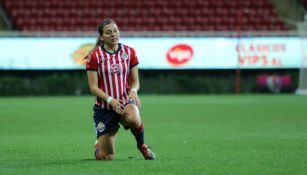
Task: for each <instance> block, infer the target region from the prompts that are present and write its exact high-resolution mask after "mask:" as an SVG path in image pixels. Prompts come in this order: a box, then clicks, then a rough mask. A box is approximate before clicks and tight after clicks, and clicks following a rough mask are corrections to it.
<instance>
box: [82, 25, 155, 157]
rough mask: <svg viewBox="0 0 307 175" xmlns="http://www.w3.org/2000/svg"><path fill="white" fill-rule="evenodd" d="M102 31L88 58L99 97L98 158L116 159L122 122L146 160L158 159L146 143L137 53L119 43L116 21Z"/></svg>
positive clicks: (96, 110)
mask: <svg viewBox="0 0 307 175" xmlns="http://www.w3.org/2000/svg"><path fill="white" fill-rule="evenodd" d="M98 32H99V39H98V42H97V45H98V46H97V47H96V48H95V49H94V50H93V51H92V52H91V53H90V54H89V55H88V58H87V64H86V68H87V76H88V82H89V87H90V91H91V93H92V94H93V95H94V96H96V101H95V104H94V107H93V110H94V123H95V128H96V133H97V141H96V144H95V148H96V149H95V157H96V159H97V160H101V159H102V160H113V159H114V153H115V141H116V133H117V131H118V129H119V123H121V124H122V125H123V126H124V127H125V128H126V129H128V128H130V130H131V132H132V134H133V135H134V137H135V139H136V141H137V148H138V149H139V150H140V152H141V153H142V155H143V156H144V158H145V159H146V160H153V159H156V156H155V154H154V153H153V152H152V151H151V150H150V149H149V148H148V146H147V145H146V144H145V143H144V125H143V122H142V121H141V117H140V113H139V109H138V107H140V106H141V101H140V99H139V97H138V95H137V91H138V89H139V88H140V83H139V77H138V66H137V65H138V58H137V56H136V53H135V50H134V49H133V48H131V47H129V46H127V45H124V44H121V43H119V37H120V35H119V30H118V27H117V25H116V23H115V22H114V21H113V20H110V19H106V20H104V21H103V22H102V23H101V24H100V25H99V26H98Z"/></svg>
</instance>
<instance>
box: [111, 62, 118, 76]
mask: <svg viewBox="0 0 307 175" xmlns="http://www.w3.org/2000/svg"><path fill="white" fill-rule="evenodd" d="M119 71H120V67H119V65H118V64H112V65H111V73H112V74H117V73H119Z"/></svg>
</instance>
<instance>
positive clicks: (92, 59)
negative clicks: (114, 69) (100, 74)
mask: <svg viewBox="0 0 307 175" xmlns="http://www.w3.org/2000/svg"><path fill="white" fill-rule="evenodd" d="M94 53H95V52H91V53H89V54H88V55H87V58H86V59H87V61H86V70H94V71H96V70H98V64H97V57H96V55H95V54H94Z"/></svg>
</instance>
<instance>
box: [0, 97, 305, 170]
mask: <svg viewBox="0 0 307 175" xmlns="http://www.w3.org/2000/svg"><path fill="white" fill-rule="evenodd" d="M141 99H142V108H141V115H142V118H143V120H144V122H145V134H146V141H147V143H148V144H149V145H150V146H151V147H152V149H153V150H154V151H155V153H156V154H157V156H158V159H157V160H155V161H145V160H143V158H142V157H141V154H140V153H139V152H138V151H137V149H136V148H135V141H134V138H133V137H132V135H131V134H130V132H127V131H125V130H124V129H120V131H119V134H118V138H117V144H116V157H115V160H114V161H111V162H105V161H95V160H94V156H93V144H94V141H95V131H94V128H93V122H92V110H91V106H92V103H93V97H90V96H86V97H11V98H3V97H2V98H0V174H1V175H19V174H23V175H27V174H29V175H30V174H31V175H33V174H41V175H49V174H57V175H59V174H74V175H81V174H82V175H84V174H87V175H90V174H107V175H129V174H131V175H132V174H133V175H144V174H146V175H168V174H170V175H172V174H174V175H175V174H176V175H179V174H180V175H188V174H189V175H190V174H191V175H196V174H208V175H228V174H229V175H241V174H242V175H262V174H263V175H274V174H276V175H286V174H289V175H294V174H295V175H305V174H306V173H307V97H306V96H294V95H240V96H236V95H197V96H196V95H195V96H188V95H185V96H162V95H161V96H141Z"/></svg>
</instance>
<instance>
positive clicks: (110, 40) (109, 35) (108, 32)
mask: <svg viewBox="0 0 307 175" xmlns="http://www.w3.org/2000/svg"><path fill="white" fill-rule="evenodd" d="M101 37H102V38H101V39H102V40H103V41H104V42H105V43H106V44H108V45H110V46H114V45H116V44H118V41H119V30H118V28H117V25H116V24H114V23H110V24H108V25H106V26H105V27H104V29H103V34H102V36H101Z"/></svg>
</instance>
